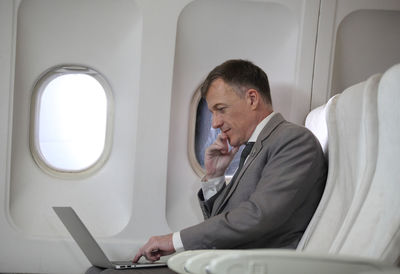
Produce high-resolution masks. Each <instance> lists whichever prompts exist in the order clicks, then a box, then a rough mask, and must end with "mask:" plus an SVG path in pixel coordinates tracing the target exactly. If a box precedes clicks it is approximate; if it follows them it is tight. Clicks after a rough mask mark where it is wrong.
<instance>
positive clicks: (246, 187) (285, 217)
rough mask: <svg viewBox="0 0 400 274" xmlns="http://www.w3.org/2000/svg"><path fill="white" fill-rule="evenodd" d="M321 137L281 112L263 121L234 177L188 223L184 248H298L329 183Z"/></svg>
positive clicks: (203, 204) (183, 234) (200, 198)
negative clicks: (192, 222)
mask: <svg viewBox="0 0 400 274" xmlns="http://www.w3.org/2000/svg"><path fill="white" fill-rule="evenodd" d="M326 175H327V165H326V161H325V158H324V156H323V152H322V149H321V146H320V144H319V142H318V140H317V139H316V138H315V136H314V135H313V134H312V133H311V132H310V131H309V130H308V129H306V128H304V127H301V126H298V125H295V124H292V123H290V122H287V121H285V120H284V119H283V117H282V116H281V115H280V114H276V115H274V116H273V117H272V118H271V120H270V121H269V122H268V124H267V125H266V126H265V127H264V129H263V130H262V132H261V133H260V135H259V136H258V139H257V141H256V143H255V144H254V146H253V149H252V151H251V153H250V155H249V156H248V158H247V161H246V163H245V165H244V166H243V168H242V170H241V171H240V174H239V175H238V177H237V179H236V180H235V182H231V183H229V184H228V185H227V186H225V187H224V188H223V189H221V190H220V191H219V192H218V193H217V194H216V195H214V196H213V197H212V198H211V199H209V200H208V201H206V202H205V201H204V199H203V194H202V191H201V190H200V191H199V193H198V196H199V201H200V206H201V208H202V211H203V214H204V217H205V219H206V220H205V221H204V222H202V223H200V224H197V225H194V226H192V227H188V228H186V229H183V230H182V231H181V232H180V233H181V239H182V243H183V245H184V248H185V250H190V249H210V248H218V249H223V248H296V246H297V244H298V242H299V241H300V238H301V236H302V235H303V233H304V231H305V229H306V227H307V225H308V223H309V221H310V220H311V217H312V216H313V214H314V212H315V209H316V208H317V206H318V203H319V200H320V199H321V196H322V192H323V190H324V187H325V181H326Z"/></svg>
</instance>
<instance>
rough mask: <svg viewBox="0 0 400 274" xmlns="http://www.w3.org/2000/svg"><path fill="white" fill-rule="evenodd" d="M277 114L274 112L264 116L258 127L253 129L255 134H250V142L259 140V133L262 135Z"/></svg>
mask: <svg viewBox="0 0 400 274" xmlns="http://www.w3.org/2000/svg"><path fill="white" fill-rule="evenodd" d="M274 115H275V112H272V113H271V114H270V115H268V116H267V117H265V118H264V120H262V121H261V122H260V123H259V124H258V125H257V127H256V129H255V130H254V131H253V134H252V135H251V136H250V139H249V140H248V142H255V141H257V138H258V135H260V133H261V131H262V130H263V128H264V127H265V125H266V124H267V123H268V122H269V120H271V118H272V116H274Z"/></svg>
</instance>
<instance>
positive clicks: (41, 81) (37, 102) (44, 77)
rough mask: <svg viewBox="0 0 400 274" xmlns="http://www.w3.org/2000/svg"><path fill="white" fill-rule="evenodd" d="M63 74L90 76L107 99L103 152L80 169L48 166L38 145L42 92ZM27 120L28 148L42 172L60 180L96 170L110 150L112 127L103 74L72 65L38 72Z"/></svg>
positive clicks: (110, 100) (108, 92)
mask: <svg viewBox="0 0 400 274" xmlns="http://www.w3.org/2000/svg"><path fill="white" fill-rule="evenodd" d="M66 74H87V75H89V76H92V77H93V78H94V79H96V80H97V81H98V82H99V83H100V85H101V86H102V87H103V89H104V92H105V96H106V101H107V114H106V130H105V139H104V147H103V151H102V153H101V154H100V156H99V158H98V159H97V160H96V161H95V162H93V164H91V165H90V166H88V167H86V168H83V169H79V170H67V169H62V168H57V167H54V166H53V165H51V163H49V162H48V161H46V158H45V157H44V155H43V154H42V152H41V150H40V145H39V142H40V140H39V115H40V107H41V98H42V95H43V92H44V90H45V89H46V87H47V85H48V84H49V83H50V82H51V81H53V80H54V79H56V78H57V77H59V76H62V75H66ZM30 121H31V122H30V133H29V145H30V151H31V154H32V157H33V159H34V161H35V162H36V164H37V165H38V166H39V168H40V169H41V170H43V171H45V172H46V173H47V174H49V175H52V176H55V177H58V178H63V179H76V178H84V177H88V176H90V175H91V174H93V173H95V172H96V171H98V170H99V169H100V168H101V167H102V166H103V165H104V164H105V163H106V161H107V160H108V158H109V156H110V153H111V147H112V137H113V127H114V100H113V96H112V92H111V86H110V85H109V84H108V82H107V80H106V79H105V77H104V76H103V75H102V74H100V73H99V72H98V71H97V70H95V69H92V68H90V67H87V66H83V65H75V64H72V65H59V66H55V67H52V68H50V69H48V70H47V71H45V72H44V73H43V74H41V75H40V76H39V77H38V80H37V81H36V83H35V84H34V86H33V92H32V97H31V110H30Z"/></svg>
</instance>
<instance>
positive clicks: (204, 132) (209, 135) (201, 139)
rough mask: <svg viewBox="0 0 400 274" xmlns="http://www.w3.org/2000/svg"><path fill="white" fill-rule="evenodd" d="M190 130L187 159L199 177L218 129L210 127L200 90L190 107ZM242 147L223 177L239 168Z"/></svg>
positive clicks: (208, 114) (229, 175)
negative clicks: (205, 155) (205, 156)
mask: <svg viewBox="0 0 400 274" xmlns="http://www.w3.org/2000/svg"><path fill="white" fill-rule="evenodd" d="M190 114H191V117H192V118H191V119H190V123H191V127H190V128H191V129H190V131H191V132H189V159H190V163H191V165H192V168H193V170H194V171H195V172H196V173H197V174H198V175H199V176H200V177H202V176H204V175H205V170H204V153H205V151H206V149H207V147H209V146H210V145H211V144H212V143H214V141H215V139H216V138H217V136H218V134H219V133H220V130H219V129H214V128H213V127H212V126H211V119H212V115H211V112H210V111H209V109H208V106H207V102H206V100H204V99H203V98H201V95H200V90H197V91H196V93H195V95H194V96H193V99H192V106H191V113H190ZM242 150H243V146H242V147H241V148H240V150H239V151H238V152H237V153H236V155H235V157H234V158H233V160H232V162H231V164H230V165H229V167H228V168H227V170H226V171H225V175H226V176H228V177H231V176H233V175H234V174H235V171H236V169H237V168H238V166H239V161H240V154H241V151H242Z"/></svg>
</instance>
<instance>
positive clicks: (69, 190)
mask: <svg viewBox="0 0 400 274" xmlns="http://www.w3.org/2000/svg"><path fill="white" fill-rule="evenodd" d="M399 18H400V2H399V1H396V0H335V1H333V0H302V1H298V0H272V1H267V0H259V1H253V0H247V1H207V0H195V1H191V0H170V1H163V0H113V1H107V0H101V1H98V0H90V1H84V2H82V1H50V0H37V1H31V0H23V1H19V0H0V41H1V42H0V207H1V208H0V243H1V245H0V272H29V273H83V272H84V271H85V270H86V269H87V268H88V267H89V262H88V261H87V259H86V258H85V257H84V255H83V254H82V252H81V251H80V249H79V248H78V247H77V245H76V244H75V243H74V242H73V241H72V240H71V238H70V236H69V235H68V233H67V231H66V230H65V228H64V227H63V226H62V224H61V223H60V222H59V220H58V219H57V217H56V216H55V214H54V213H53V212H52V211H51V209H50V207H51V206H52V205H69V204H70V205H73V206H74V208H76V209H77V211H78V213H79V215H81V217H82V219H83V221H84V222H85V223H86V224H87V226H88V227H89V229H90V230H91V231H92V232H93V234H94V236H95V237H96V239H97V240H98V242H99V243H100V245H101V246H102V248H103V249H104V250H105V252H106V254H107V255H108V256H109V257H110V258H111V259H119V260H120V259H129V258H132V257H133V255H134V254H135V252H136V251H137V249H138V248H139V247H140V246H141V245H142V244H143V243H144V241H146V240H147V238H148V237H149V236H151V235H157V234H165V233H170V232H173V231H176V230H179V229H181V228H183V227H184V226H187V225H191V224H195V223H196V222H199V221H201V218H202V217H201V213H200V210H199V208H198V207H197V200H196V192H197V190H198V188H199V179H200V176H199V175H198V174H197V173H196V172H195V171H194V169H193V168H192V166H191V164H190V160H193V159H189V158H190V157H189V153H188V150H189V149H190V148H188V146H189V144H192V143H193V142H191V140H190V139H189V138H192V137H193V134H194V133H193V132H192V131H191V130H192V128H193V127H192V124H193V123H195V114H193V112H194V109H195V107H196V102H194V101H195V98H198V97H196V94H197V93H196V92H197V89H198V86H199V84H200V83H201V80H202V79H204V77H205V76H206V74H207V73H208V72H209V71H210V70H211V69H212V68H213V67H214V66H215V65H218V64H219V63H221V62H223V61H224V60H226V59H229V58H246V59H250V60H251V61H253V62H254V63H256V64H257V65H259V66H261V67H262V68H263V69H264V70H265V71H266V72H267V74H268V76H269V79H270V84H271V92H272V100H273V103H274V108H275V110H276V111H278V112H281V113H283V115H284V116H285V117H286V118H287V119H288V120H290V121H293V122H296V123H299V124H302V123H303V121H304V118H305V116H306V114H307V113H308V112H309V111H310V110H311V109H312V108H314V107H316V106H318V105H321V104H323V103H325V102H326V101H327V100H328V98H329V97H330V96H331V95H333V94H335V93H336V92H340V91H341V90H342V89H344V88H346V87H347V86H348V85H351V84H353V83H357V82H359V81H363V80H365V79H364V78H365V77H367V76H369V75H371V74H374V73H377V72H383V71H384V70H385V69H386V68H388V67H390V66H391V65H393V64H395V63H398V62H400V51H398V50H395V49H398V48H400V35H398V31H399V30H400V26H399V25H398V24H399V22H400V21H399V20H400V19H399ZM369 24H372V25H369ZM394 25H395V27H393V26H394ZM96 26H97V27H96ZM374 26H376V29H374V28H373V27H374ZM382 28H383V29H387V32H386V35H385V33H382V31H380V30H381V29H382ZM57 30H59V32H58V31H57ZM354 31H357V35H352V34H353V32H354ZM376 35H379V37H380V38H379V39H375V40H374V41H373V42H370V43H368V44H367V45H365V44H366V43H365V42H364V43H363V44H361V45H360V44H356V43H358V42H360V41H371V38H370V37H371V36H373V37H374V36H376ZM361 46H364V48H362V50H358V47H361ZM366 55H367V56H366ZM380 56H382V58H380ZM346 60H348V62H347V63H346ZM71 63H72V64H80V65H86V66H89V67H92V68H94V69H96V70H97V71H99V72H101V73H102V74H103V75H104V77H105V78H106V79H107V81H108V82H109V84H110V86H111V89H112V96H113V99H114V112H115V113H114V123H113V127H114V128H113V142H112V149H111V154H110V156H109V158H108V160H107V161H106V162H105V164H104V166H103V167H102V168H100V169H99V170H98V171H95V172H94V173H93V174H91V175H89V176H83V177H79V176H78V177H76V178H72V179H71V178H69V179H65V178H64V179H63V178H58V177H54V176H52V175H49V174H47V173H46V172H44V171H42V170H41V169H40V168H39V167H38V166H37V165H36V164H35V162H34V159H33V157H32V156H31V153H30V149H29V127H30V123H31V121H30V117H29V110H30V103H31V95H32V92H33V87H34V85H35V81H37V80H38V78H39V76H40V75H41V74H42V73H43V72H44V71H46V70H47V69H49V68H51V67H54V66H56V65H60V64H71ZM21 261H22V262H23V264H21Z"/></svg>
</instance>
